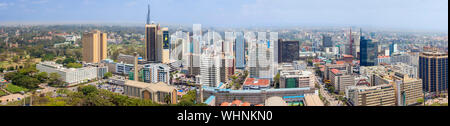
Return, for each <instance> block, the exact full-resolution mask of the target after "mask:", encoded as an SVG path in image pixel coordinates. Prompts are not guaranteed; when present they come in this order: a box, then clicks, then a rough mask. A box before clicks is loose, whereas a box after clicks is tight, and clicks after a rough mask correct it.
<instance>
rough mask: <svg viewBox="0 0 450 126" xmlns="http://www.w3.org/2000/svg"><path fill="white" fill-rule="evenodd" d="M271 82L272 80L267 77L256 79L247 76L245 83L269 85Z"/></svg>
mask: <svg viewBox="0 0 450 126" xmlns="http://www.w3.org/2000/svg"><path fill="white" fill-rule="evenodd" d="M269 84H270V80H267V79H255V78H247V80H245V82H244V85H254V86H267V85H269Z"/></svg>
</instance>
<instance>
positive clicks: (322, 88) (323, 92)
mask: <svg viewBox="0 0 450 126" xmlns="http://www.w3.org/2000/svg"><path fill="white" fill-rule="evenodd" d="M316 82H317V83H318V84H319V86H320V94H321V95H322V96H323V97H324V98H325V100H327V101H328V103H330V104H329V106H341V104H340V102H339V101H338V100H335V99H336V98H335V97H334V96H333V95H331V94H330V93H329V92H328V91H327V90H325V84H324V83H323V82H322V81H320V80H319V78H318V77H316Z"/></svg>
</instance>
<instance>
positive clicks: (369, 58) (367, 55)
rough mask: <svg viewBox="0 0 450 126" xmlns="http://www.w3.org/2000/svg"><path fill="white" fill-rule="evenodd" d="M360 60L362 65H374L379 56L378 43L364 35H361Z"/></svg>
mask: <svg viewBox="0 0 450 126" xmlns="http://www.w3.org/2000/svg"><path fill="white" fill-rule="evenodd" d="M360 46H361V47H360V50H361V52H360V61H361V66H374V65H375V62H376V61H375V60H376V59H377V56H378V53H377V52H378V51H377V47H378V45H377V44H376V43H374V42H372V40H370V39H365V38H364V37H361V43H360Z"/></svg>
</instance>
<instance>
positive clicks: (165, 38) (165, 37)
mask: <svg viewBox="0 0 450 126" xmlns="http://www.w3.org/2000/svg"><path fill="white" fill-rule="evenodd" d="M169 46H170V43H169V31H164V32H163V48H164V49H169Z"/></svg>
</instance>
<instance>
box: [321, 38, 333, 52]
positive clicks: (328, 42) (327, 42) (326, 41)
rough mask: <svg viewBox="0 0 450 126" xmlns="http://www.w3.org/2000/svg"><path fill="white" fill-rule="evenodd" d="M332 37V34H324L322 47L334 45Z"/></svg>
mask: <svg viewBox="0 0 450 126" xmlns="http://www.w3.org/2000/svg"><path fill="white" fill-rule="evenodd" d="M331 39H332V38H331V36H327V35H322V49H325V48H326V47H333V41H331Z"/></svg>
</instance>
